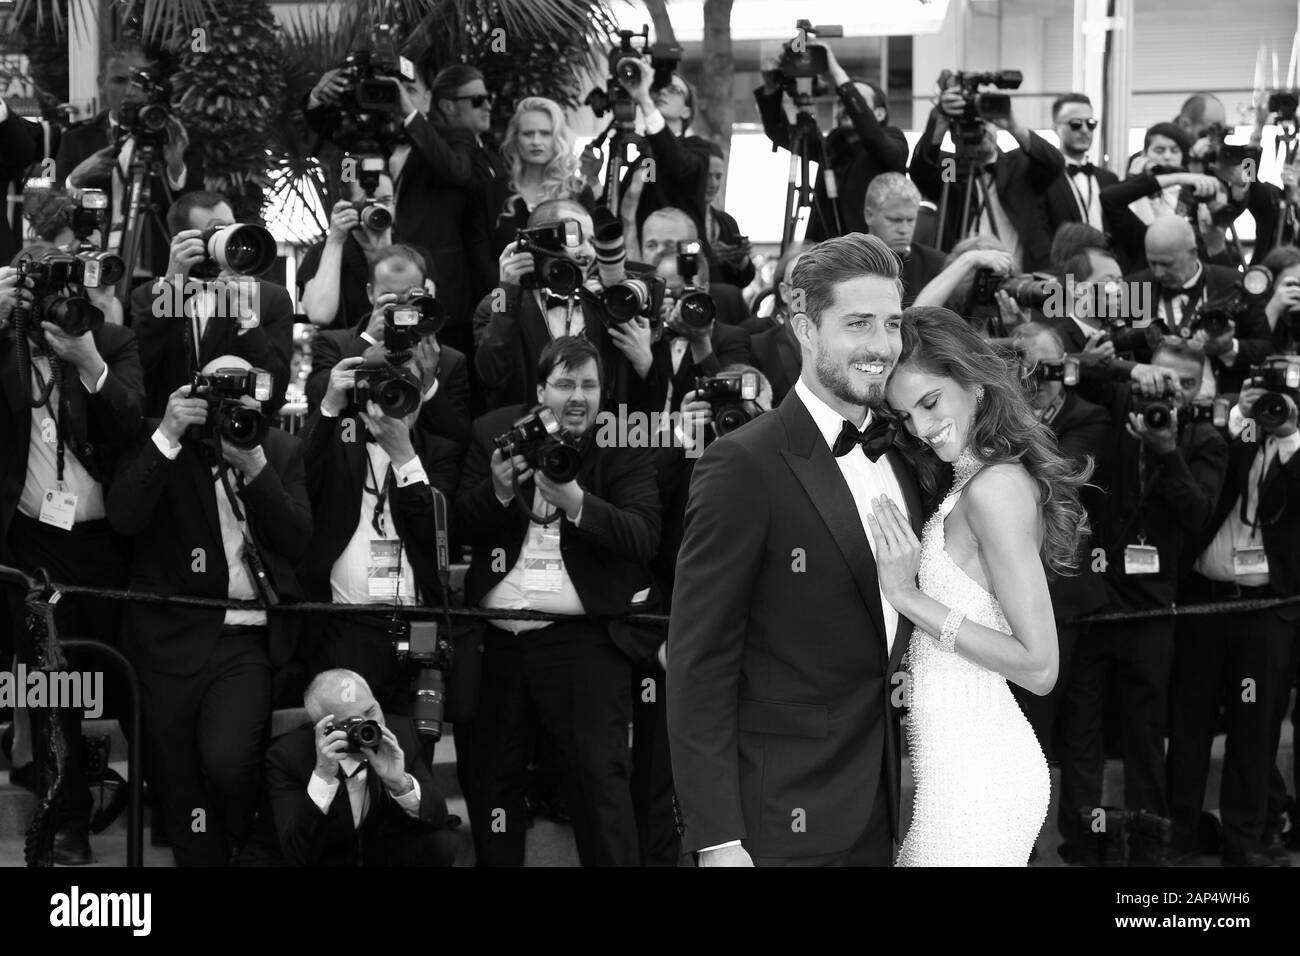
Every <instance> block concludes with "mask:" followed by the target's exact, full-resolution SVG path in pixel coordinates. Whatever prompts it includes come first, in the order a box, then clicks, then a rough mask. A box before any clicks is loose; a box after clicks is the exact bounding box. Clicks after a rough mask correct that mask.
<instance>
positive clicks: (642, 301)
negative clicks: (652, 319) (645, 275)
mask: <svg viewBox="0 0 1300 956" xmlns="http://www.w3.org/2000/svg"><path fill="white" fill-rule="evenodd" d="M649 299H650V289H649V287H648V286H647V285H646V284H645V283H644V282H643V281H641V280H640V279H625V280H624V281H622V282H620V283H619V284H618V285H616V286H612V287H610V288H608V289H606V290H605V295H604V300H605V311H606V312H607V313H609V317H610V318H611V319H613V320H614V321H615V322H628V321H631V320H632V319H634V318H636V317H637V315H639V314H640V313H641V311H642V310H643V309H644V308H645V307H646V303H647V302H648V301H649Z"/></svg>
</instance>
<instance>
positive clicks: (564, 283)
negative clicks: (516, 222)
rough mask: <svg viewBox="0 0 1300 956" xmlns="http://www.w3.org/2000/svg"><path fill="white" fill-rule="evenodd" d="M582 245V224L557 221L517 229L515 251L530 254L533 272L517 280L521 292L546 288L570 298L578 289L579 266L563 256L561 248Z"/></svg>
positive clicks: (571, 220)
mask: <svg viewBox="0 0 1300 956" xmlns="http://www.w3.org/2000/svg"><path fill="white" fill-rule="evenodd" d="M581 245H582V223H580V222H578V220H576V219H561V220H559V221H558V222H547V223H542V224H541V225H537V226H533V227H532V228H531V229H520V230H519V232H518V233H516V234H515V251H516V252H531V253H532V254H533V271H532V272H531V273H530V274H528V275H525V276H523V277H521V279H520V281H519V284H520V285H521V286H522V287H523V288H525V289H549V290H551V292H553V293H555V294H556V295H565V296H567V295H572V294H573V293H574V292H576V291H577V290H578V289H579V288H580V287H581V286H582V267H581V266H579V265H578V264H577V263H576V262H574V261H573V260H572V259H569V258H567V257H566V256H565V254H564V250H565V249H576V248H578V247H579V246H581Z"/></svg>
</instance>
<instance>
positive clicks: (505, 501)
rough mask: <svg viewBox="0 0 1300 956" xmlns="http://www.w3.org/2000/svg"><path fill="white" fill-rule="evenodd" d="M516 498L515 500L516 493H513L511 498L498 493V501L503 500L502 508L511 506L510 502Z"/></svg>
mask: <svg viewBox="0 0 1300 956" xmlns="http://www.w3.org/2000/svg"><path fill="white" fill-rule="evenodd" d="M493 494H496V492H493ZM514 500H515V498H514V495H511V496H510V497H509V498H502V497H501V496H500V495H497V501H499V502H501V507H502V508H509V507H510V502H512V501H514Z"/></svg>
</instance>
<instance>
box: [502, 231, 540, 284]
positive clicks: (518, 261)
mask: <svg viewBox="0 0 1300 956" xmlns="http://www.w3.org/2000/svg"><path fill="white" fill-rule="evenodd" d="M497 264H498V278H499V279H500V281H501V283H502V284H503V285H504V284H505V283H507V282H508V283H512V284H513V285H523V279H524V276H526V275H531V274H532V271H533V269H534V263H533V254H532V253H531V252H520V251H519V242H518V240H516V241H514V242H510V243H507V244H506V247H505V248H504V249H502V250H501V256H500V258H499V259H498V260H497Z"/></svg>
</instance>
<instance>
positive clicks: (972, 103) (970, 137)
mask: <svg viewBox="0 0 1300 956" xmlns="http://www.w3.org/2000/svg"><path fill="white" fill-rule="evenodd" d="M1023 80H1024V74H1023V73H1021V72H1020V71H1019V70H996V71H994V72H986V73H967V72H965V71H962V70H957V71H954V70H944V71H943V72H942V73H940V74H939V89H940V91H943V90H947V89H950V88H952V87H954V86H956V87H960V88H961V92H962V98H963V99H964V100H965V107H964V109H963V111H962V114H961V115H960V116H958V117H956V118H955V120H954V122H953V126H954V127H955V131H956V135H954V136H953V142H954V143H955V144H956V145H957V146H958V147H959V148H960V147H963V146H964V147H968V148H971V147H975V146H978V145H979V144H980V143H982V142H983V141H984V121H985V120H989V121H992V120H1000V119H1002V120H1004V119H1008V118H1010V116H1011V97H1009V96H1007V95H1006V94H1005V93H981V92H979V88H980V87H981V86H992V87H995V88H996V89H999V90H1018V89H1020V84H1021V82H1023Z"/></svg>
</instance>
